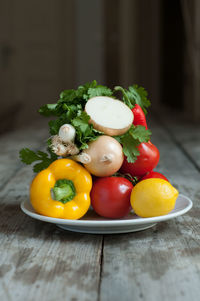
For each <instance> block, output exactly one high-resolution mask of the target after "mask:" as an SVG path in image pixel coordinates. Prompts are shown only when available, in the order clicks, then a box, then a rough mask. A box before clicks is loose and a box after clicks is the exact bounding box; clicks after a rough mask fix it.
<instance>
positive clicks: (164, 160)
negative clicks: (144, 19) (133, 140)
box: [100, 123, 200, 301]
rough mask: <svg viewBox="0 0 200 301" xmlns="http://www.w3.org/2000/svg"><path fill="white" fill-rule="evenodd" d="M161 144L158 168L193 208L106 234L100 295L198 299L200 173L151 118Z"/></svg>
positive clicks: (199, 271) (111, 298) (199, 275)
mask: <svg viewBox="0 0 200 301" xmlns="http://www.w3.org/2000/svg"><path fill="white" fill-rule="evenodd" d="M152 132H153V137H152V141H153V142H154V143H155V145H157V147H158V148H159V150H160V154H161V158H160V163H159V166H158V168H157V170H158V171H161V172H163V173H164V174H165V175H166V176H168V178H169V179H170V180H171V182H172V184H174V186H176V187H177V188H178V189H179V191H180V192H181V193H184V194H186V195H188V196H189V197H191V198H192V200H193V201H194V208H193V209H192V210H191V211H190V212H189V213H188V214H186V215H184V216H182V217H179V218H176V219H174V220H171V221H168V222H163V223H158V224H157V225H156V226H155V227H154V228H152V229H149V230H146V231H143V232H138V233H133V234H127V235H117V236H106V237H105V240H104V251H103V270H102V279H101V290H100V300H148V301H149V300H152V301H153V300H172V299H173V300H197V299H199V297H200V296H199V295H200V294H199V284H200V265H199V262H200V237H199V233H200V224H199V217H200V205H199V202H198V200H199V197H200V185H199V182H200V175H199V172H198V171H197V170H196V169H195V168H194V166H193V164H192V163H191V162H190V161H189V159H188V158H187V157H186V156H185V154H184V153H183V152H182V150H181V149H180V148H178V146H177V145H176V144H175V143H174V141H173V140H172V139H171V137H170V135H169V134H168V132H167V131H166V130H164V129H163V128H162V127H161V126H160V124H156V123H152Z"/></svg>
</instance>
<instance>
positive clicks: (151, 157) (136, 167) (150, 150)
mask: <svg viewBox="0 0 200 301" xmlns="http://www.w3.org/2000/svg"><path fill="white" fill-rule="evenodd" d="M138 150H139V152H140V155H139V156H138V157H137V160H136V161H135V162H134V163H128V161H127V160H126V158H124V161H123V164H122V167H121V170H120V171H121V172H122V173H124V174H126V173H129V174H130V175H131V176H132V177H135V176H138V177H142V176H144V175H146V174H147V173H148V172H150V171H152V170H153V169H154V168H155V167H156V165H157V164H158V162H159V159H160V154H159V151H158V149H157V147H156V146H155V145H154V144H152V143H151V142H142V143H141V144H140V145H139V146H138Z"/></svg>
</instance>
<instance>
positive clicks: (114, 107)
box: [85, 96, 134, 136]
mask: <svg viewBox="0 0 200 301" xmlns="http://www.w3.org/2000/svg"><path fill="white" fill-rule="evenodd" d="M85 111H86V113H87V114H88V115H89V116H90V123H92V124H93V126H94V128H95V129H96V130H99V131H101V132H103V133H105V134H106V135H109V136H118V135H123V134H124V133H126V132H127V131H128V130H129V128H130V127H131V125H132V123H133V119H134V115H133V112H132V111H131V109H130V108H129V107H128V106H127V105H126V104H125V103H123V102H122V101H120V100H117V99H113V98H111V97H107V96H97V97H93V98H91V99H89V100H88V102H87V103H86V105H85Z"/></svg>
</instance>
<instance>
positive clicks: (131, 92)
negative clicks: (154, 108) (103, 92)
mask: <svg viewBox="0 0 200 301" xmlns="http://www.w3.org/2000/svg"><path fill="white" fill-rule="evenodd" d="M127 95H128V97H129V99H130V101H131V102H132V103H133V102H135V103H137V104H138V105H139V106H140V107H141V108H142V110H143V111H144V113H145V114H146V113H147V110H146V109H147V108H148V107H149V106H150V105H151V103H150V100H149V99H148V98H147V96H148V93H147V91H146V90H145V89H144V88H143V87H139V86H138V85H133V86H130V87H128V91H127Z"/></svg>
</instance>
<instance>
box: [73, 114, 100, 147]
mask: <svg viewBox="0 0 200 301" xmlns="http://www.w3.org/2000/svg"><path fill="white" fill-rule="evenodd" d="M89 120H90V116H89V115H88V114H87V113H86V112H85V111H82V112H81V113H80V114H79V115H78V116H77V117H76V118H74V119H73V120H72V121H71V123H72V125H73V126H74V127H75V129H76V141H75V142H76V144H77V145H78V147H79V149H80V150H82V149H85V148H88V143H89V142H90V141H94V140H96V139H97V137H98V136H100V135H102V134H103V133H101V132H99V131H97V130H95V129H94V128H93V125H92V124H89Z"/></svg>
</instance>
